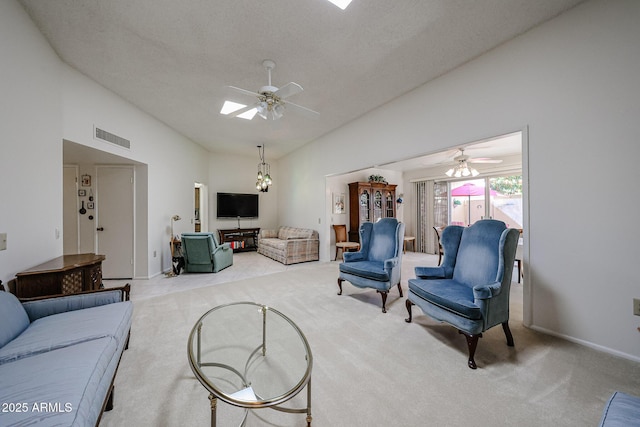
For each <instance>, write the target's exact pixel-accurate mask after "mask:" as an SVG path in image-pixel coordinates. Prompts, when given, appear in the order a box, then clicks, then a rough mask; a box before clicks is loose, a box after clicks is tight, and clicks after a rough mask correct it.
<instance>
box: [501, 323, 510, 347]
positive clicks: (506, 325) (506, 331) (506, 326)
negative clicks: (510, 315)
mask: <svg viewBox="0 0 640 427" xmlns="http://www.w3.org/2000/svg"><path fill="white" fill-rule="evenodd" d="M502 330H503V331H504V335H505V336H506V337H507V345H508V346H509V347H513V335H511V329H509V322H508V321H507V322H504V323H503V324H502Z"/></svg>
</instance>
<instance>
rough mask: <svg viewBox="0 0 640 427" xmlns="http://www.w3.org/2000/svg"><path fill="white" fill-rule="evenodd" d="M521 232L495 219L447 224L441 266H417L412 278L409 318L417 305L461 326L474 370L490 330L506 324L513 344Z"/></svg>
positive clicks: (435, 317)
mask: <svg viewBox="0 0 640 427" xmlns="http://www.w3.org/2000/svg"><path fill="white" fill-rule="evenodd" d="M519 236H520V233H519V231H518V230H516V229H514V228H510V229H508V228H506V226H505V224H504V223H503V222H502V221H496V220H482V221H478V222H476V223H475V224H473V225H472V226H470V227H460V226H455V225H452V226H449V227H447V228H445V229H444V231H443V232H442V246H443V249H444V261H443V262H442V265H441V266H439V267H416V269H415V272H416V278H415V279H411V280H409V295H408V297H407V302H406V306H407V311H408V312H409V317H408V318H407V319H406V320H407V322H411V306H412V305H414V304H415V305H417V306H418V307H420V309H422V311H423V312H424V313H425V314H427V315H429V316H430V317H432V318H434V319H436V320H440V321H442V322H445V323H448V324H450V325H452V326H453V327H455V328H456V329H458V331H459V332H460V333H462V334H464V335H465V337H466V338H467V345H468V349H469V361H468V365H469V367H470V368H471V369H476V362H475V360H474V355H475V351H476V346H477V345H478V339H479V338H480V337H481V336H482V332H484V331H486V330H487V329H489V328H492V327H494V326H497V325H502V329H503V330H504V334H505V336H506V338H507V345H508V346H513V336H512V335H511V330H510V329H509V291H510V287H511V275H512V274H513V263H514V259H515V254H516V248H517V246H518V238H519Z"/></svg>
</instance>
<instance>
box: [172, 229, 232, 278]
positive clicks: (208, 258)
mask: <svg viewBox="0 0 640 427" xmlns="http://www.w3.org/2000/svg"><path fill="white" fill-rule="evenodd" d="M181 240H182V255H183V256H184V263H185V265H184V269H185V271H186V272H187V273H211V272H213V273H217V272H218V271H220V270H222V269H223V268H227V267H229V266H230V265H233V250H232V249H231V246H229V243H223V244H222V245H220V244H218V241H217V239H216V237H215V236H214V235H213V233H182V236H181Z"/></svg>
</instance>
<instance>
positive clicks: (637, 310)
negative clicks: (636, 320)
mask: <svg viewBox="0 0 640 427" xmlns="http://www.w3.org/2000/svg"><path fill="white" fill-rule="evenodd" d="M633 314H634V315H635V316H640V298H634V299H633Z"/></svg>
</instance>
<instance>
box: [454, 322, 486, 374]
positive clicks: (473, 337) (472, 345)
mask: <svg viewBox="0 0 640 427" xmlns="http://www.w3.org/2000/svg"><path fill="white" fill-rule="evenodd" d="M458 332H459V333H461V334H462V335H464V336H465V337H466V338H467V347H468V348H469V361H468V362H467V365H469V367H470V368H471V369H477V368H478V366H477V365H476V361H475V360H474V356H475V355H476V347H478V339H480V337H482V334H466V333H464V332H462V331H458Z"/></svg>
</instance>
